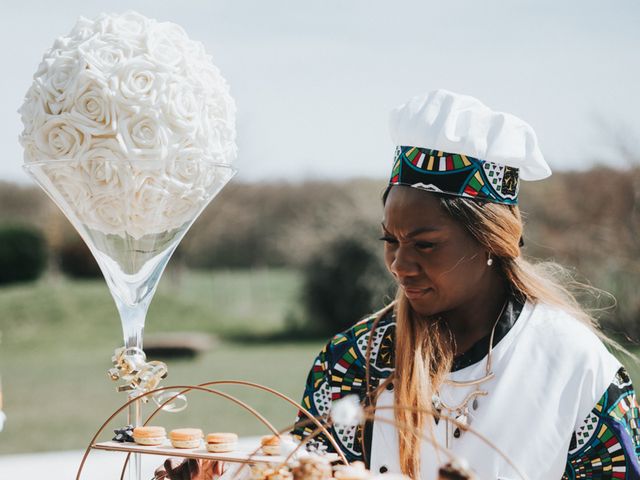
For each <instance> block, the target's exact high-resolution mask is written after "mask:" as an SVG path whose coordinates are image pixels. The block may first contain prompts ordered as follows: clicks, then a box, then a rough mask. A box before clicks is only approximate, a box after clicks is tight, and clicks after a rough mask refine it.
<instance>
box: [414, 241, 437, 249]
mask: <svg viewBox="0 0 640 480" xmlns="http://www.w3.org/2000/svg"><path fill="white" fill-rule="evenodd" d="M435 246H436V244H435V243H431V242H416V248H417V249H419V250H428V249H430V248H433V247H435Z"/></svg>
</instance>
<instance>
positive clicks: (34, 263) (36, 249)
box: [0, 226, 47, 284]
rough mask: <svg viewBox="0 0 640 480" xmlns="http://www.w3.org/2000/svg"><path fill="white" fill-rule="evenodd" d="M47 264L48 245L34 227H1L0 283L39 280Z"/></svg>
mask: <svg viewBox="0 0 640 480" xmlns="http://www.w3.org/2000/svg"><path fill="white" fill-rule="evenodd" d="M46 266H47V246H46V242H45V239H44V236H43V235H42V233H40V231H39V230H37V229H35V228H33V227H26V226H4V227H0V284H9V283H16V282H29V281H33V280H37V279H38V278H39V277H40V275H42V272H43V271H44V269H45V268H46Z"/></svg>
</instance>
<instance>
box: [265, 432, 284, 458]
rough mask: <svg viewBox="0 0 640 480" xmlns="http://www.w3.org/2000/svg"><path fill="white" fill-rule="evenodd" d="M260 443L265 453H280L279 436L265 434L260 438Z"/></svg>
mask: <svg viewBox="0 0 640 480" xmlns="http://www.w3.org/2000/svg"><path fill="white" fill-rule="evenodd" d="M260 445H262V453H264V454H265V455H280V436H278V435H265V436H264V437H262V438H261V439H260Z"/></svg>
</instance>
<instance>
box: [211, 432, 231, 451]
mask: <svg viewBox="0 0 640 480" xmlns="http://www.w3.org/2000/svg"><path fill="white" fill-rule="evenodd" d="M237 447H238V435H236V434H235V433H227V432H218V433H210V434H208V435H207V450H208V451H210V452H211V453H224V452H232V451H234V450H235V449H236V448H237Z"/></svg>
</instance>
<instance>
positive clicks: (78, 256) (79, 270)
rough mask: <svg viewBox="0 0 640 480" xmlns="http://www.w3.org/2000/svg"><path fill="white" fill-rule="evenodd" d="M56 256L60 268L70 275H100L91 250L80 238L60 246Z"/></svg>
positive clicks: (74, 276) (77, 276)
mask: <svg viewBox="0 0 640 480" xmlns="http://www.w3.org/2000/svg"><path fill="white" fill-rule="evenodd" d="M58 258H59V261H60V270H61V271H62V272H63V273H65V274H66V275H68V276H70V277H73V278H97V277H100V276H101V275H102V272H101V271H100V267H98V264H97V262H96V259H95V258H94V257H93V254H92V253H91V250H89V247H87V245H86V244H85V243H84V242H83V241H82V240H81V239H80V238H77V239H74V240H71V241H69V242H68V243H66V244H64V245H63V246H62V247H60V250H59V251H58Z"/></svg>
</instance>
